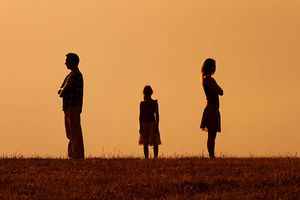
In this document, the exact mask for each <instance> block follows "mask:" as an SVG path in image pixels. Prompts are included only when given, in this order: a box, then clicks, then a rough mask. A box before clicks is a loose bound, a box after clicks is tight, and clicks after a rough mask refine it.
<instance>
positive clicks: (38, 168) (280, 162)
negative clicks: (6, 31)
mask: <svg viewBox="0 0 300 200" xmlns="http://www.w3.org/2000/svg"><path fill="white" fill-rule="evenodd" d="M0 199H1V200H2V199H3V200H5V199H243V200H244V199H300V159H299V158H284V157H282V158H217V159H213V160H211V159H208V158H197V157H191V158H161V159H156V160H153V159H149V160H144V159H139V158H111V159H102V158H89V159H85V160H67V159H41V158H31V159H24V158H2V159H0Z"/></svg>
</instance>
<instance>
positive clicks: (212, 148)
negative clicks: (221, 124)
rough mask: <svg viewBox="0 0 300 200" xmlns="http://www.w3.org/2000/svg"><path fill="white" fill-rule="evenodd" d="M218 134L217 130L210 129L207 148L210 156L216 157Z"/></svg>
mask: <svg viewBox="0 0 300 200" xmlns="http://www.w3.org/2000/svg"><path fill="white" fill-rule="evenodd" d="M216 136H217V132H210V131H208V138H207V150H208V153H209V157H210V158H214V157H215V139H216Z"/></svg>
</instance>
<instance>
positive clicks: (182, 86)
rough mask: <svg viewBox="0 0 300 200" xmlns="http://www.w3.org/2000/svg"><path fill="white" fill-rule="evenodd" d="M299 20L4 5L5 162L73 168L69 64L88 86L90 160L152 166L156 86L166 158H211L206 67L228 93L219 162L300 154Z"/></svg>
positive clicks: (195, 6)
mask: <svg viewBox="0 0 300 200" xmlns="http://www.w3.org/2000/svg"><path fill="white" fill-rule="evenodd" d="M270 2H271V3H270ZM299 19H300V2H299V1H298V0H289V1H284V0H273V1H267V0H252V1H246V0H228V1H226V2H225V1H223V2H217V1H209V0H207V1H206V0H188V1H181V0H162V1H161V0H153V1H141V0H127V1H123V0H101V1H97V0H89V1H84V0H79V1H71V0H70V1H69V0H63V1H53V0H52V1H46V0H45V1H40V0H30V1H29V0H12V1H5V2H3V1H2V2H0V24H1V29H0V31H1V38H0V44H1V47H0V67H1V74H0V76H1V77H0V89H1V91H2V98H1V109H2V111H1V113H2V114H1V116H0V127H1V129H2V130H1V139H0V154H4V155H18V154H22V155H24V156H33V155H40V156H55V157H56V156H66V148H67V139H66V136H65V132H64V123H63V112H62V111H61V103H62V102H61V99H60V98H58V97H57V94H56V91H57V88H58V87H59V86H60V84H61V82H62V81H63V79H64V77H65V76H66V74H67V73H68V70H67V69H66V68H65V66H64V61H65V54H66V53H68V52H76V53H78V54H79V56H80V58H81V62H80V69H81V71H82V73H83V75H84V78H85V96H84V108H83V114H82V126H83V134H84V143H85V149H86V155H87V156H101V155H103V154H105V155H112V154H117V155H139V156H142V148H141V147H140V146H138V143H137V142H138V134H139V133H138V129H139V125H138V114H139V101H141V100H142V89H143V87H144V86H145V85H146V84H150V85H151V86H152V87H153V90H154V98H157V99H158V102H159V106H160V115H161V122H160V130H161V138H162V142H163V145H162V146H161V151H160V152H161V153H162V154H163V155H165V156H173V155H195V154H202V153H204V155H207V153H206V135H205V133H204V132H202V131H201V130H200V129H199V124H200V118H201V115H202V111H203V108H204V107H205V103H206V102H205V101H206V100H205V96H204V92H203V89H202V87H201V82H200V66H201V64H202V62H203V60H204V59H205V58H206V57H213V58H215V59H216V61H217V72H216V75H215V78H216V80H217V81H218V83H219V84H220V85H221V86H222V87H223V89H224V96H223V97H221V98H220V100H221V108H220V110H221V115H222V133H221V134H220V135H218V136H217V141H216V151H217V155H220V154H225V155H228V156H229V155H235V156H249V155H257V156H260V155H279V154H285V153H291V154H293V155H294V154H295V153H300V145H299V142H300V134H299V133H300V121H299V119H300V105H299V102H300V93H299V92H300V78H299V77H300V68H299V66H300V61H299V59H298V57H299V52H300V20H299Z"/></svg>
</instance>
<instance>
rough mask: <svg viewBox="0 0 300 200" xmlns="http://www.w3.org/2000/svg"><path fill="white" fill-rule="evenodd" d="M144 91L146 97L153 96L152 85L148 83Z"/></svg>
mask: <svg viewBox="0 0 300 200" xmlns="http://www.w3.org/2000/svg"><path fill="white" fill-rule="evenodd" d="M143 93H144V99H145V98H151V95H152V94H153V90H152V88H151V86H150V85H146V86H145V87H144V90H143Z"/></svg>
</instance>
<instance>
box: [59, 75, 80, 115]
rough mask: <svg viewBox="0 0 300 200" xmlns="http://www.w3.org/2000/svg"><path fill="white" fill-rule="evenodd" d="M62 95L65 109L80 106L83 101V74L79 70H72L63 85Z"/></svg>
mask: <svg viewBox="0 0 300 200" xmlns="http://www.w3.org/2000/svg"><path fill="white" fill-rule="evenodd" d="M61 88H62V91H61V93H60V97H62V98H63V110H64V111H65V110H67V109H68V108H70V107H80V108H81V109H82V102H83V76H82V74H81V72H80V71H79V69H78V70H75V71H71V72H70V73H69V74H68V75H67V76H66V78H65V80H64V82H63V84H62V85H61Z"/></svg>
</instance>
